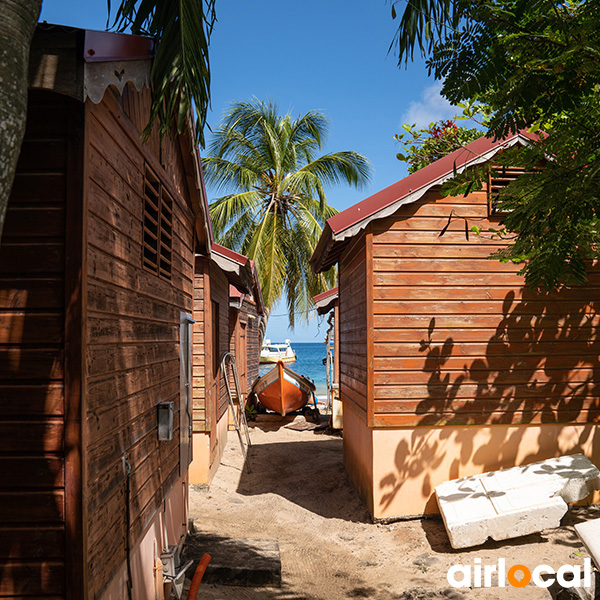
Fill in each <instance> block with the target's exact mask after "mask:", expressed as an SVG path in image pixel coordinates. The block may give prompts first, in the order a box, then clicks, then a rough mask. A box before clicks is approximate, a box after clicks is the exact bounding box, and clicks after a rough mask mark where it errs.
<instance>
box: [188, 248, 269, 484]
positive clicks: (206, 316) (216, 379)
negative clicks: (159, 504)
mask: <svg viewBox="0 0 600 600" xmlns="http://www.w3.org/2000/svg"><path fill="white" fill-rule="evenodd" d="M263 312H264V306H263V300H262V295H261V292H260V285H259V283H258V274H257V271H256V267H255V265H254V262H253V261H251V260H249V259H248V258H247V257H246V256H243V255H242V254H239V253H237V252H234V251H233V250H230V249H229V248H225V247H224V246H220V245H219V244H216V243H214V242H213V243H212V247H211V254H210V257H208V256H205V255H200V254H199V255H197V256H196V272H195V275H194V320H195V321H196V323H195V325H194V334H193V335H194V339H193V348H194V349H193V352H194V361H193V363H194V364H193V392H192V393H193V398H194V401H193V405H194V410H193V431H194V433H193V448H194V459H193V462H192V465H191V467H190V483H194V484H201V485H206V484H208V483H210V481H211V479H212V478H213V476H214V474H215V472H216V470H217V468H218V466H219V463H220V461H221V456H222V454H223V450H224V449H225V445H226V443H227V430H228V425H229V418H228V408H229V398H228V396H227V389H226V385H225V377H226V376H227V377H231V373H230V372H227V373H224V372H223V369H222V366H221V359H222V357H223V355H224V354H225V353H227V352H231V353H232V354H233V355H234V357H235V362H236V368H237V371H238V375H239V380H240V385H241V388H242V390H241V393H242V394H244V398H243V401H245V399H246V396H245V395H246V394H247V392H248V391H249V390H250V387H251V386H252V383H253V382H254V380H255V379H256V377H258V361H259V353H260V349H259V347H258V331H259V320H260V316H261V315H262V314H263ZM231 383H232V386H231V389H232V391H233V389H234V388H233V382H231Z"/></svg>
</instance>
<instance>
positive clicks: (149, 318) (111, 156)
mask: <svg viewBox="0 0 600 600" xmlns="http://www.w3.org/2000/svg"><path fill="white" fill-rule="evenodd" d="M123 106H125V109H126V110H127V112H128V114H129V115H130V117H132V118H131V119H129V118H128V117H127V116H126V114H125V112H124V110H123ZM148 106H149V105H148V101H147V94H142V95H137V94H131V93H130V94H128V96H127V102H126V103H124V102H123V100H121V99H119V98H117V97H116V96H115V94H114V93H113V92H112V91H111V90H110V89H109V90H108V91H107V92H106V94H105V97H104V100H103V101H102V103H100V104H98V105H93V104H91V103H89V102H88V103H87V105H86V143H87V146H86V151H87V158H88V160H87V177H86V181H85V185H86V194H87V203H88V212H87V223H86V230H87V241H88V246H87V275H88V280H87V318H86V336H87V341H88V345H87V373H86V375H87V385H86V392H87V394H86V396H87V406H86V415H85V416H86V422H85V435H86V440H87V489H86V492H87V493H86V498H87V505H86V509H87V513H88V515H87V517H88V557H87V559H88V569H89V590H90V597H99V596H100V595H101V594H102V590H103V589H104V588H105V587H106V585H107V584H108V583H109V581H110V580H111V578H112V577H113V576H114V574H115V573H116V572H117V570H118V569H119V568H120V567H121V566H122V564H123V562H124V561H125V558H126V553H125V545H126V544H125V540H126V535H127V531H126V524H125V523H126V512H127V508H128V507H127V504H126V498H125V486H126V482H125V476H124V469H123V457H124V455H125V454H127V457H128V460H129V462H130V464H131V469H132V471H131V500H130V503H129V510H130V519H131V527H130V530H129V539H130V543H131V545H132V546H133V545H134V544H135V543H136V541H137V540H138V539H139V537H140V535H141V534H142V532H143V531H144V528H145V527H146V526H147V525H148V523H149V522H150V520H151V519H152V517H153V515H154V514H155V512H156V511H157V510H158V509H159V508H160V507H161V506H162V504H163V500H164V498H165V496H166V494H167V493H168V491H169V490H170V489H171V488H172V486H173V485H174V483H175V482H176V481H177V479H178V477H179V393H180V381H179V378H180V360H179V323H180V313H181V312H182V311H183V312H186V313H192V308H193V307H192V301H193V298H192V291H193V261H194V253H193V243H194V240H193V223H194V217H193V213H192V210H191V208H190V206H189V202H188V197H187V192H186V191H185V190H186V182H185V178H184V177H183V176H182V174H183V167H182V165H181V156H180V155H179V150H178V147H177V146H176V142H174V141H172V140H170V139H169V138H165V139H164V140H163V146H164V147H165V148H167V149H168V148H170V150H169V154H168V155H169V156H170V157H171V160H172V161H173V163H174V166H170V168H169V171H170V174H171V175H172V176H174V178H172V177H171V176H170V175H169V173H167V172H165V170H164V169H163V167H162V166H161V164H160V161H159V159H158V157H157V156H155V154H153V152H152V151H151V148H150V147H148V146H146V147H142V145H141V143H140V137H139V128H140V123H143V122H144V120H145V119H146V118H147V117H146V116H144V115H147V111H148ZM136 115H137V117H136ZM140 115H142V116H140ZM136 123H137V124H138V127H137V128H136V127H135V124H136ZM146 165H149V166H150V167H151V168H152V170H153V171H154V173H155V174H156V175H157V176H158V177H159V178H160V180H161V182H162V184H163V185H164V186H166V187H167V189H168V190H169V192H170V194H171V195H172V196H173V198H174V210H173V258H172V277H171V281H170V282H168V281H165V280H164V279H161V278H159V277H157V276H156V275H154V274H152V273H150V272H148V271H147V270H145V269H144V268H143V267H142V245H141V244H142V218H143V212H142V211H143V203H142V195H143V177H144V170H145V166H146ZM168 400H173V401H174V407H175V419H174V421H175V431H174V436H173V440H172V441H170V442H159V441H158V440H157V428H156V405H157V404H158V402H161V401H168Z"/></svg>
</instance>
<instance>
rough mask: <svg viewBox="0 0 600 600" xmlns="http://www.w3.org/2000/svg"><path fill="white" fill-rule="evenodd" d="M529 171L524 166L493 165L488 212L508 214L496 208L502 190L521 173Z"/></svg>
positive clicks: (490, 213) (497, 214)
mask: <svg viewBox="0 0 600 600" xmlns="http://www.w3.org/2000/svg"><path fill="white" fill-rule="evenodd" d="M528 172H529V171H527V170H526V169H525V168H523V167H506V166H502V167H501V166H498V165H495V166H493V167H492V169H491V172H490V179H489V186H488V190H489V193H488V214H489V215H490V216H491V215H495V216H502V215H504V214H506V212H500V211H498V210H497V209H496V206H497V204H498V200H499V194H500V190H501V189H502V188H504V187H506V186H507V185H508V184H509V183H511V182H512V181H514V180H515V179H517V177H519V176H520V175H524V174H525V173H528Z"/></svg>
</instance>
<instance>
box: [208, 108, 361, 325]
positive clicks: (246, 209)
mask: <svg viewBox="0 0 600 600" xmlns="http://www.w3.org/2000/svg"><path fill="white" fill-rule="evenodd" d="M327 123H328V121H327V119H326V117H325V116H324V115H323V114H322V113H320V112H318V111H310V112H308V113H306V114H305V115H303V116H300V117H298V118H296V119H294V118H292V117H291V116H290V115H289V114H288V115H285V116H281V115H279V114H278V111H277V107H276V106H275V105H274V104H271V103H265V102H260V101H258V100H254V101H252V102H238V103H236V104H233V105H232V107H231V108H230V110H229V112H228V113H227V114H226V115H225V118H224V120H223V123H222V125H221V126H220V128H219V129H218V130H217V131H216V133H215V136H214V138H213V140H212V142H211V143H210V145H209V149H208V150H209V154H208V156H207V157H205V158H203V160H202V165H203V168H204V173H205V176H206V181H207V182H208V183H209V184H212V185H214V186H215V187H216V188H217V189H219V190H224V191H230V193H228V194H227V195H225V196H222V197H221V198H217V199H216V200H214V201H213V202H212V203H211V205H210V214H211V219H212V224H213V229H214V232H215V236H216V238H217V239H218V241H219V242H220V243H222V244H224V245H225V246H227V247H229V248H232V249H234V250H237V251H239V252H242V253H243V254H245V255H246V256H248V257H250V258H251V259H253V260H254V261H256V266H257V269H258V273H259V279H260V284H261V288H262V294H263V298H264V301H265V305H266V307H267V308H268V309H271V307H272V306H273V305H274V304H275V303H276V302H277V300H279V298H281V297H282V296H283V295H285V296H286V299H287V308H288V313H289V320H290V325H291V326H292V327H293V326H294V323H295V318H296V315H297V314H298V315H302V316H303V318H304V319H308V309H309V308H311V307H312V305H313V301H312V298H313V296H315V295H316V294H318V293H320V292H323V291H325V290H326V289H328V288H330V287H332V286H333V285H335V281H336V274H335V271H334V270H333V269H331V270H329V271H328V272H327V273H321V274H316V273H314V271H313V270H312V268H311V267H310V265H309V258H310V256H311V254H312V253H313V251H314V248H315V246H316V244H317V242H318V240H319V237H320V235H321V231H322V227H323V225H324V223H325V221H326V220H327V219H328V218H329V217H331V216H333V215H334V214H336V213H337V211H336V210H335V209H334V208H332V207H331V206H329V205H328V204H327V197H326V195H325V186H327V185H336V184H339V183H348V184H349V185H353V186H357V187H358V186H361V185H363V184H364V183H366V181H368V179H369V175H370V166H369V163H368V161H367V159H366V158H364V157H363V156H361V155H360V154H357V153H356V152H350V151H346V152H336V153H332V154H325V155H321V156H317V152H318V151H319V150H320V148H321V145H322V143H323V141H324V139H325V136H326V133H327Z"/></svg>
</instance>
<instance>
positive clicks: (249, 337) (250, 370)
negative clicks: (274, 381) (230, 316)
mask: <svg viewBox="0 0 600 600" xmlns="http://www.w3.org/2000/svg"><path fill="white" fill-rule="evenodd" d="M242 313H243V314H244V315H245V317H246V320H247V325H246V382H247V390H246V391H247V392H248V393H250V390H251V389H252V384H253V383H254V382H255V381H256V380H257V379H258V366H259V361H260V347H259V345H258V343H259V330H258V309H257V308H256V302H254V300H252V299H251V298H250V297H248V296H245V297H244V302H243V304H242Z"/></svg>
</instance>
